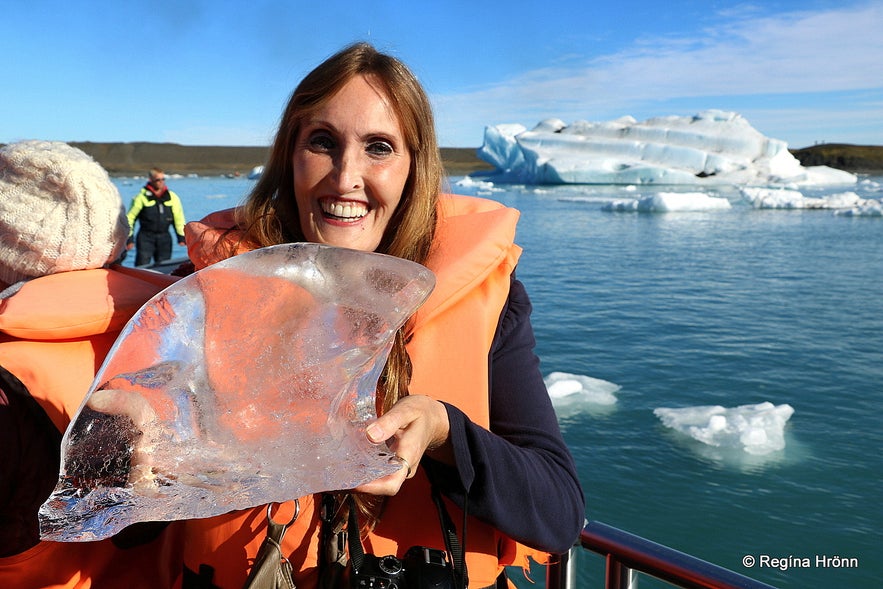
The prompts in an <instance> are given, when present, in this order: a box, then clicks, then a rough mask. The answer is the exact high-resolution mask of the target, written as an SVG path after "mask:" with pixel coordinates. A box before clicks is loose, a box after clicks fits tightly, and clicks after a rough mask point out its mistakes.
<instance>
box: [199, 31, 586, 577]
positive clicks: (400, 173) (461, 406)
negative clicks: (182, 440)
mask: <svg viewBox="0 0 883 589" xmlns="http://www.w3.org/2000/svg"><path fill="white" fill-rule="evenodd" d="M443 174H444V169H443V167H442V163H441V157H440V153H439V148H438V144H437V140H436V133H435V125H434V120H433V115H432V110H431V108H430V106H429V100H428V98H427V96H426V94H425V92H424V90H423V88H422V87H421V85H420V84H419V83H418V81H417V79H416V78H415V77H414V75H413V74H412V73H411V72H410V70H409V69H408V68H407V67H406V66H405V65H404V64H403V63H402V62H400V61H399V60H398V59H395V58H393V57H391V56H388V55H385V54H382V53H379V52H378V51H376V50H375V49H374V48H373V47H371V46H370V45H367V44H356V45H352V46H349V47H347V48H345V49H343V50H342V51H340V52H339V53H337V54H335V55H334V56H332V57H330V58H329V59H328V60H326V61H325V62H323V63H322V64H320V65H319V66H318V67H317V68H316V69H315V70H313V71H312V72H311V73H309V74H308V75H307V76H306V77H305V78H304V80H303V81H302V82H301V83H300V84H299V85H298V87H297V88H296V89H295V91H294V93H293V94H292V97H291V99H290V101H289V103H288V105H287V107H286V109H285V112H284V113H283V116H282V122H281V125H280V128H279V131H278V133H277V135H276V139H275V141H274V144H273V147H272V149H271V153H270V157H269V160H268V162H267V165H266V166H265V169H264V172H263V174H262V175H261V178H260V180H259V181H258V183H257V184H256V185H255V187H254V189H253V190H252V192H251V194H250V195H249V197H248V199H247V200H246V203H245V205H244V206H243V207H241V208H239V209H236V210H228V211H220V212H218V213H213V214H212V215H209V216H208V217H206V218H205V219H204V220H203V221H202V222H198V223H192V224H191V225H190V226H189V227H188V239H187V244H188V250H189V254H190V258H191V260H193V262H194V265H195V267H196V268H197V269H201V268H205V267H206V266H208V265H210V264H213V263H215V262H217V261H219V260H221V259H225V258H228V257H231V256H234V255H237V254H239V253H242V252H244V251H248V250H251V249H254V248H259V247H265V246H271V245H275V244H281V243H290V242H302V241H312V242H318V243H324V244H328V245H332V246H338V247H346V248H352V249H358V250H363V251H372V252H377V253H382V254H387V255H390V256H395V257H398V258H403V259H406V260H410V261H413V262H418V263H420V264H422V265H424V266H426V267H428V268H429V269H430V270H432V271H433V273H434V274H435V276H436V288H435V290H434V291H433V292H432V294H431V295H430V296H429V298H428V299H427V300H426V302H425V303H424V305H423V306H422V307H421V308H420V309H418V310H417V312H416V313H415V314H414V315H413V316H411V317H410V318H409V319H408V321H407V322H406V323H405V325H404V326H402V328H400V329H399V330H398V331H397V332H396V334H395V337H394V340H393V342H392V345H391V348H388V349H389V356H388V359H387V361H386V364H385V366H383V369H382V374H381V376H380V379H379V381H378V386H377V397H376V399H377V403H376V411H377V416H378V417H377V418H376V419H375V420H372V421H370V422H369V423H368V424H367V425H366V427H365V435H366V437H367V438H368V440H369V441H370V442H371V443H372V444H378V445H386V447H387V448H388V449H389V451H390V452H391V453H394V454H395V455H396V457H397V458H398V459H399V460H400V462H401V465H402V468H401V469H399V470H398V471H397V472H395V473H393V474H390V475H387V476H383V477H380V478H377V479H376V480H373V481H370V482H367V483H364V484H362V485H359V486H358V487H356V488H354V489H346V490H333V489H328V490H327V492H325V493H320V494H316V495H311V496H307V497H300V498H295V497H292V498H291V499H292V502H291V503H293V501H294V500H295V499H297V504H298V506H299V511H298V513H299V514H300V515H299V516H297V520H296V521H295V522H294V524H293V525H292V526H291V528H290V529H289V530H288V532H287V533H286V535H285V537H284V541H283V542H282V543H281V547H280V550H281V553H282V556H283V557H284V558H285V559H287V562H290V563H291V565H292V573H293V577H294V579H293V580H294V581H296V585H297V586H298V587H301V588H306V587H315V586H317V584H318V583H320V582H321V583H322V586H328V587H338V586H342V585H340V583H339V579H338V578H337V575H339V574H341V573H345V574H346V573H348V574H351V575H356V576H358V575H361V574H364V570H362V569H361V568H360V566H361V563H363V561H362V560H361V559H360V558H356V557H353V559H352V560H351V561H349V564H348V555H347V554H346V550H343V551H341V550H338V549H337V547H340V546H345V545H346V542H345V541H343V540H342V535H343V534H344V533H347V529H348V528H349V529H350V531H349V532H348V533H349V535H350V537H351V538H354V537H361V539H362V541H363V542H364V548H365V550H366V551H370V553H371V554H372V555H392V556H391V557H390V558H393V557H394V558H398V559H403V558H406V556H407V555H408V554H411V553H412V551H411V550H409V549H411V548H415V547H416V548H419V549H422V550H423V551H431V552H432V554H434V555H438V554H443V555H444V554H447V555H448V556H446V557H445V558H444V559H442V560H443V561H444V562H446V563H447V564H448V571H449V572H452V573H453V572H454V571H456V573H458V574H456V575H454V574H452V578H451V581H452V584H451V585H450V586H462V584H461V583H460V582H459V580H463V579H465V578H466V575H465V573H466V572H467V569H468V575H469V582H470V586H475V587H489V586H493V585H496V583H497V582H498V581H500V582H505V578H504V577H505V573H503V570H504V568H505V567H507V566H509V565H513V564H524V563H526V562H527V557H528V556H531V557H533V558H534V560H535V561H536V562H540V563H543V562H547V561H548V560H549V553H562V552H566V551H567V550H569V548H570V547H571V546H572V545H573V542H574V541H575V540H576V538H577V536H578V535H579V532H580V529H581V527H582V523H583V521H584V518H585V513H584V505H583V495H582V489H581V487H580V484H579V481H578V478H577V475H576V471H575V467H574V463H573V458H572V457H571V455H570V452H569V450H568V449H567V446H566V444H565V443H564V440H563V439H562V437H561V433H560V431H559V429H558V423H557V419H556V416H555V412H554V410H553V408H552V405H551V401H550V400H549V395H548V393H547V392H546V387H545V384H544V383H543V379H542V374H541V373H540V371H539V360H538V358H537V357H536V355H535V354H534V353H533V346H534V336H533V329H532V327H531V325H530V301H529V299H528V297H527V294H526V292H525V290H524V286H523V285H522V284H521V283H520V282H519V281H518V280H516V279H515V277H514V270H515V266H516V264H517V263H518V260H519V258H520V255H521V248H520V247H519V246H517V245H516V244H515V243H514V237H515V230H516V223H517V219H518V212H517V211H516V210H514V209H511V208H507V207H504V206H503V205H501V204H500V203H496V202H492V201H488V200H483V199H478V198H470V197H464V196H454V195H446V194H441V184H442V176H443ZM378 280H383V278H382V277H380V278H378ZM231 337H234V336H231ZM284 361H286V362H289V361H290V359H288V358H286V359H285V360H284ZM280 402H281V401H280ZM269 411H270V409H269V408H268V412H269ZM268 418H269V417H268ZM294 450H295V451H296V449H294ZM512 473H524V476H523V477H520V478H519V479H518V481H517V483H516V484H513V479H512ZM528 473H529V474H528ZM287 509H288V511H286V512H285V513H278V514H277V515H276V516H274V519H281V518H284V517H290V515H291V514H292V513H294V512H295V510H294V507H293V506H291V505H289V506H288V508H287ZM266 513H267V508H266V507H258V508H255V509H252V510H247V511H243V512H233V513H230V514H226V515H223V516H218V517H216V518H210V519H205V520H194V521H192V522H187V526H186V528H187V530H188V532H187V553H186V554H185V561H186V564H187V569H188V570H190V571H194V572H195V571H201V572H203V571H213V573H212V575H213V580H212V583H214V584H215V585H218V586H221V587H242V586H243V582H245V581H246V577H247V576H248V575H250V574H252V575H253V574H254V573H250V567H251V566H252V564H253V563H254V561H255V559H256V558H258V553H259V550H260V547H261V544H262V540H263V539H264V537H268V538H269V540H272V541H273V542H275V541H276V539H275V538H270V537H269V536H267V530H268V525H267V523H266V517H267V516H266V515H265V514H266ZM415 513H431V514H439V517H438V518H432V517H429V518H420V519H419V521H415V518H414V514H415ZM525 514H528V515H525ZM261 522H264V523H263V524H261ZM450 522H457V526H458V528H455V531H456V532H458V533H459V535H460V537H464V536H466V534H467V531H466V529H465V528H468V537H469V544H468V545H466V547H465V551H463V550H460V549H459V548H457V547H454V546H453V545H451V541H452V534H451V529H450V528H451V527H453V526H449V524H450ZM354 526H358V528H359V529H355V530H353V529H352V528H353V527H354ZM459 526H462V527H459ZM269 529H270V530H271V531H272V528H269ZM454 536H456V534H454ZM516 539H517V540H516ZM269 540H268V541H269ZM453 541H454V542H456V540H453ZM418 552H420V550H418ZM261 553H263V552H261ZM427 553H428V552H427ZM273 560H274V562H276V563H278V562H279V560H280V559H279V558H278V557H276V558H274V559H273ZM368 562H371V561H370V560H369V561H368ZM251 570H260V567H254V568H253V569H251ZM372 574H373V573H372ZM455 578H456V579H457V581H456V582H455ZM501 579H502V581H501ZM252 580H254V579H252ZM354 583H355V580H354ZM353 586H356V585H355V584H354V585H353ZM250 587H251V586H250Z"/></svg>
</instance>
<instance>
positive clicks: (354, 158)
mask: <svg viewBox="0 0 883 589" xmlns="http://www.w3.org/2000/svg"><path fill="white" fill-rule="evenodd" d="M353 151H354V150H349V149H347V150H344V151H343V152H342V153H341V154H340V157H339V158H338V161H337V163H336V166H335V167H336V169H337V170H336V171H337V189H338V191H339V192H340V193H341V194H346V193H348V192H352V191H353V190H360V189H361V188H363V186H364V179H363V177H362V161H361V158H360V157H359V154H358V153H353Z"/></svg>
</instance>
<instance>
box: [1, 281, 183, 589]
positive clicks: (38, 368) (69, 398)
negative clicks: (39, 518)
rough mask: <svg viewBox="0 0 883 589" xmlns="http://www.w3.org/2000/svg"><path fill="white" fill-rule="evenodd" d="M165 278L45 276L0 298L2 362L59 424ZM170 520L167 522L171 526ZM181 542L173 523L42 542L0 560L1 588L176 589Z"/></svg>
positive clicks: (60, 425)
mask: <svg viewBox="0 0 883 589" xmlns="http://www.w3.org/2000/svg"><path fill="white" fill-rule="evenodd" d="M175 280H176V279H175V278H173V277H170V276H165V275H162V274H158V273H156V272H148V271H145V270H136V269H132V268H123V267H122V266H115V267H114V268H113V269H96V270H79V271H74V272H64V273H59V274H51V275H48V276H43V277H40V278H36V279H34V280H31V281H28V282H26V283H25V284H24V285H23V286H22V287H21V289H20V290H19V291H18V292H17V293H15V294H14V295H12V296H10V297H8V298H6V299H2V300H0V366H3V367H4V368H6V369H7V370H8V371H9V372H11V373H12V374H13V375H15V376H16V377H17V378H18V379H19V380H20V381H21V382H22V384H24V385H25V386H26V387H27V389H28V391H29V392H30V393H31V395H32V396H33V397H34V399H36V401H37V402H38V403H39V404H40V406H41V407H42V408H43V410H44V411H45V412H46V414H47V415H48V416H49V417H50V419H51V420H52V422H53V423H54V425H55V426H56V427H57V428H58V429H59V430H60V431H64V430H65V429H66V428H67V426H68V424H69V423H70V420H71V418H72V417H73V415H74V414H75V413H76V411H77V409H78V408H79V406H80V403H81V402H82V400H83V398H84V396H85V394H86V393H87V392H88V390H89V387H90V386H91V384H92V380H93V379H94V377H95V373H96V372H97V371H98V369H99V368H100V366H101V363H102V362H103V361H104V357H105V356H106V355H107V352H108V351H109V350H110V347H111V346H112V345H113V343H114V341H115V340H116V337H117V335H118V334H119V332H120V330H121V329H122V328H123V327H124V326H125V324H126V322H127V321H128V320H129V318H130V317H131V316H132V315H133V314H134V313H135V312H136V311H137V310H138V309H139V308H140V307H141V305H143V304H144V303H145V302H146V301H147V300H148V299H149V298H150V297H152V296H153V295H154V294H156V293H157V292H159V291H160V290H162V289H163V288H165V287H166V286H168V285H169V284H171V283H173V282H174V281H175ZM173 525H174V524H173ZM182 551H183V547H182V546H181V544H180V539H179V536H178V535H177V530H176V529H175V528H171V527H170V528H167V529H166V530H165V531H164V532H162V533H161V534H160V535H159V536H158V537H157V538H155V539H153V540H152V541H150V542H148V543H146V544H141V545H139V546H135V547H132V548H127V549H121V548H118V547H117V546H115V545H114V544H113V543H112V542H111V540H110V539H108V540H102V541H99V542H76V543H61V542H40V543H38V544H37V545H36V546H34V547H32V548H30V549H28V550H26V551H24V552H22V553H19V554H16V555H14V556H8V557H3V558H0V587H15V588H16V589H37V588H45V587H53V588H65V589H67V588H88V587H127V588H133V589H141V588H143V589H147V588H156V587H174V586H176V583H180V578H179V577H180V571H181V553H182Z"/></svg>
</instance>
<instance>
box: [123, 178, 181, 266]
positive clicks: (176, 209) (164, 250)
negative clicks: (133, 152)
mask: <svg viewBox="0 0 883 589" xmlns="http://www.w3.org/2000/svg"><path fill="white" fill-rule="evenodd" d="M126 216H127V217H128V219H129V240H128V242H127V243H126V249H127V250H130V249H132V248H133V247H134V248H135V266H136V267H139V266H147V265H149V264H151V263H157V264H158V263H160V262H165V261H167V260H169V259H171V257H172V236H171V234H170V233H169V228H170V227H171V228H172V229H174V231H175V236H176V239H177V243H178V245H180V246H183V245H184V224H185V223H186V220H185V218H184V206H183V205H182V204H181V198H180V197H179V196H178V195H177V194H176V193H175V192H173V191H171V190H169V187H168V186H167V185H166V175H165V172H163V171H162V170H161V169H159V168H151V170H150V173H149V175H148V178H147V184H145V185H144V187H143V188H142V189H141V191H140V192H139V193H138V194H136V195H135V197H134V198H133V199H132V204H131V205H130V206H129V211H128V213H127V214H126ZM136 221H137V222H138V224H139V227H138V233H137V234H135V222H136Z"/></svg>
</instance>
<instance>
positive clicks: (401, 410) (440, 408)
mask: <svg viewBox="0 0 883 589" xmlns="http://www.w3.org/2000/svg"><path fill="white" fill-rule="evenodd" d="M450 429H451V424H450V423H449V422H448V412H447V410H446V409H445V406H444V405H443V404H442V403H440V402H439V401H436V400H435V399H432V398H430V397H427V396H425V395H408V396H407V397H402V398H401V399H399V400H398V402H396V404H395V405H393V406H392V408H391V409H390V410H389V411H387V412H386V413H385V414H383V415H382V416H380V417H378V418H377V420H376V421H374V422H373V423H371V424H370V425H368V427H367V429H366V430H365V433H366V435H367V436H368V440H370V441H371V442H372V443H374V444H382V443H384V442H385V443H386V445H387V447H388V448H389V449H390V451H391V452H393V453H395V455H396V456H398V457H399V458H400V459H401V461H402V468H401V469H399V470H398V471H396V472H394V473H393V474H391V475H387V476H385V477H383V478H380V479H377V480H375V481H371V482H370V483H365V484H364V485H359V486H358V487H356V488H355V491H357V492H360V493H368V494H371V495H390V496H391V495H395V494H396V493H398V492H399V489H400V488H401V486H402V484H403V483H404V482H405V479H406V478H410V477H412V476H414V474H415V473H416V472H417V466H418V465H419V464H420V459H421V458H422V457H423V455H424V454H427V455H429V456H430V457H431V458H433V459H435V460H439V461H441V462H446V463H448V464H452V463H453V453H452V452H451V450H450V442H449V435H450Z"/></svg>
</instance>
